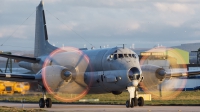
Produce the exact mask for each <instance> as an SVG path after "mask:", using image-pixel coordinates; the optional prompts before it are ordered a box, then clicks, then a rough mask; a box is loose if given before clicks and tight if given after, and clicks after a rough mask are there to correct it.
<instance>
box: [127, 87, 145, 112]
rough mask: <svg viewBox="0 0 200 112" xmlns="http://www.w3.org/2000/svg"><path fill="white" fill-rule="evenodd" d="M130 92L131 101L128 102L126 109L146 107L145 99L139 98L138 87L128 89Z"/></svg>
mask: <svg viewBox="0 0 200 112" xmlns="http://www.w3.org/2000/svg"><path fill="white" fill-rule="evenodd" d="M127 89H128V92H129V94H130V99H129V100H127V101H126V107H127V108H129V107H131V108H133V107H134V106H144V98H143V97H139V98H138V93H137V90H136V87H132V86H131V87H128V88H127Z"/></svg>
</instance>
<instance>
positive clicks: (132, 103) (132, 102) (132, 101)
mask: <svg viewBox="0 0 200 112" xmlns="http://www.w3.org/2000/svg"><path fill="white" fill-rule="evenodd" d="M134 105H135V102H134V98H132V99H131V105H130V107H131V108H133V107H134Z"/></svg>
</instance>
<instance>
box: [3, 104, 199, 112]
mask: <svg viewBox="0 0 200 112" xmlns="http://www.w3.org/2000/svg"><path fill="white" fill-rule="evenodd" d="M0 106H7V107H16V108H25V109H33V108H34V109H39V105H38V104H30V103H24V104H23V105H22V103H5V102H0ZM44 110H46V111H50V112H200V106H143V107H139V106H137V107H134V108H126V107H125V105H85V104H84V105H83V104H53V106H52V108H44Z"/></svg>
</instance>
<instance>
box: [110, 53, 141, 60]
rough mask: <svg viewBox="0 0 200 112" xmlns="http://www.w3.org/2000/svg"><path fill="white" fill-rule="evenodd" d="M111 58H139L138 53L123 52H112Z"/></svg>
mask: <svg viewBox="0 0 200 112" xmlns="http://www.w3.org/2000/svg"><path fill="white" fill-rule="evenodd" d="M109 58H110V60H112V59H114V60H116V59H118V58H120V59H122V58H138V56H137V54H128V53H127V54H121V53H119V54H118V53H114V54H111V55H110V56H109Z"/></svg>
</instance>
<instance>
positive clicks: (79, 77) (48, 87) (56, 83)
mask: <svg viewBox="0 0 200 112" xmlns="http://www.w3.org/2000/svg"><path fill="white" fill-rule="evenodd" d="M43 5H44V3H43V1H41V2H40V4H39V5H38V6H37V8H36V26H35V47H34V57H25V56H16V55H6V54H0V56H1V57H5V58H11V59H17V60H21V62H20V63H19V66H20V67H22V68H26V69H28V70H32V71H34V72H35V74H34V75H31V74H8V73H0V80H8V81H19V82H20V81H22V82H37V83H38V85H39V87H41V89H42V91H43V97H42V98H40V100H39V107H40V108H44V107H45V106H46V107H47V108H51V107H52V101H51V98H47V97H46V91H47V92H49V93H50V94H51V95H53V96H54V97H55V98H56V99H58V100H62V101H65V102H72V101H76V100H78V99H80V98H82V97H83V96H84V95H85V94H103V93H113V94H115V95H118V94H121V93H122V92H123V91H125V90H128V92H129V100H127V101H126V107H127V108H128V107H134V106H137V105H139V106H143V105H144V99H143V97H139V96H138V89H137V88H138V85H139V83H140V82H141V81H144V79H145V77H143V74H147V75H149V76H151V77H153V78H154V79H156V80H159V81H160V80H162V79H164V78H165V77H166V76H171V73H168V72H166V71H165V69H163V68H161V67H159V66H155V65H143V66H140V63H139V57H138V55H137V54H136V53H135V52H134V51H132V50H131V49H129V48H125V47H114V48H106V49H91V50H82V49H76V48H72V47H66V48H57V47H54V46H53V45H51V44H50V43H49V42H48V34H47V27H46V20H45V12H44V9H43ZM142 71H143V73H142ZM146 80H148V79H146ZM155 83H159V82H158V81H157V82H155ZM74 94H75V97H65V96H67V95H71V96H72V95H74Z"/></svg>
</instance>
